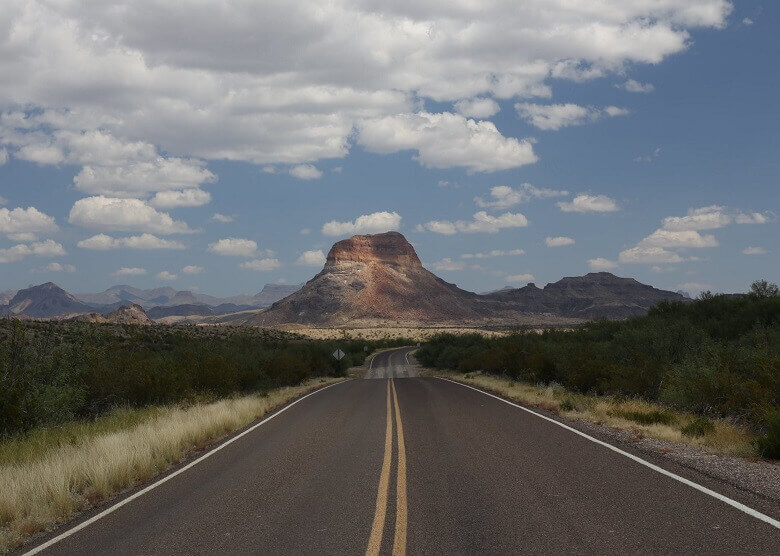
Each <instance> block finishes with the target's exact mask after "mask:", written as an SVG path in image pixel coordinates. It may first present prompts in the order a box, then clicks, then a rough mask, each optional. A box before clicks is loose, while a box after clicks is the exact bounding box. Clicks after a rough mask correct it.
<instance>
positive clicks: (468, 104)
mask: <svg viewBox="0 0 780 556" xmlns="http://www.w3.org/2000/svg"><path fill="white" fill-rule="evenodd" d="M500 109H501V108H500V107H499V106H498V103H497V102H496V101H495V100H493V99H492V98H468V99H463V100H459V101H458V102H456V103H455V111H456V112H457V113H458V114H460V115H461V116H466V117H467V118H480V119H483V118H489V117H490V116H494V115H496V114H498V111H499V110H500Z"/></svg>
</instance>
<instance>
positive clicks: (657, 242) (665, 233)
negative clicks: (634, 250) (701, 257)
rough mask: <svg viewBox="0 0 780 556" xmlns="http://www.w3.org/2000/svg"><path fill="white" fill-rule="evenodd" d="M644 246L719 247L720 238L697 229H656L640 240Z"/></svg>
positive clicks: (640, 243)
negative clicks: (701, 232)
mask: <svg viewBox="0 0 780 556" xmlns="http://www.w3.org/2000/svg"><path fill="white" fill-rule="evenodd" d="M639 245H640V246H643V247H666V248H675V247H717V246H718V240H717V239H715V236H713V235H711V234H705V235H701V234H700V233H699V232H697V231H695V230H679V231H674V230H663V229H661V230H656V231H654V232H653V233H652V234H650V235H649V236H647V237H646V238H644V239H643V240H642V241H640V242H639Z"/></svg>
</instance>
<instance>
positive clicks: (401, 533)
mask: <svg viewBox="0 0 780 556" xmlns="http://www.w3.org/2000/svg"><path fill="white" fill-rule="evenodd" d="M391 391H392V398H391ZM391 400H392V401H391ZM386 406H387V417H386V419H387V426H386V429H385V451H384V458H383V460H382V472H381V473H380V475H379V487H378V489H377V497H376V509H375V511H374V520H373V523H372V525H371V535H370V536H369V538H368V547H367V548H366V556H376V555H378V554H379V551H380V549H381V548H382V537H383V536H384V530H385V521H386V519H387V506H388V503H389V493H390V468H391V463H392V458H393V408H395V421H396V428H397V441H398V467H397V478H396V512H395V535H394V537H393V554H394V555H398V556H403V555H404V554H406V524H407V519H408V518H407V505H406V445H405V443H404V431H403V425H402V421H401V407H400V405H399V404H398V394H397V393H396V390H395V384H394V382H393V379H388V381H387V404H386Z"/></svg>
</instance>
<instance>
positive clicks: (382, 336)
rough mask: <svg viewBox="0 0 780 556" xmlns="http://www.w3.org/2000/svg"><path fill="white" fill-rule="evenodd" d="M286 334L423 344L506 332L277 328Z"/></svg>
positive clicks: (404, 328)
mask: <svg viewBox="0 0 780 556" xmlns="http://www.w3.org/2000/svg"><path fill="white" fill-rule="evenodd" d="M279 328H280V329H281V330H284V331H287V332H295V333H296V334H300V335H301V336H305V337H307V338H311V339H312V340H338V339H340V338H351V339H361V340H397V339H399V338H405V339H406V338H408V339H410V340H413V341H416V342H424V341H426V340H428V339H430V338H431V337H433V336H435V335H436V334H443V333H446V334H457V335H461V334H481V335H483V336H485V337H486V338H494V337H500V336H506V335H507V334H508V332H505V331H502V330H485V329H481V328H456V327H451V328H450V327H442V326H438V327H430V328H426V327H404V326H398V327H380V326H378V327H366V328H343V327H330V328H315V327H308V326H295V325H288V326H284V327H279Z"/></svg>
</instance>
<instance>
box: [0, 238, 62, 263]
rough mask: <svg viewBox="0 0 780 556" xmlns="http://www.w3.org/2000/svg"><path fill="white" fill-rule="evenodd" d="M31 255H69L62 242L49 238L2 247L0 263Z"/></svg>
mask: <svg viewBox="0 0 780 556" xmlns="http://www.w3.org/2000/svg"><path fill="white" fill-rule="evenodd" d="M30 255H37V256H39V257H61V256H63V255H67V253H66V252H65V248H64V247H63V246H62V244H60V243H57V242H56V241H54V240H51V239H47V240H46V241H39V242H35V243H31V244H29V245H27V244H21V243H20V244H19V245H14V246H13V247H9V248H7V249H0V263H12V262H15V261H18V260H21V259H23V258H25V257H27V256H30Z"/></svg>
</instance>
